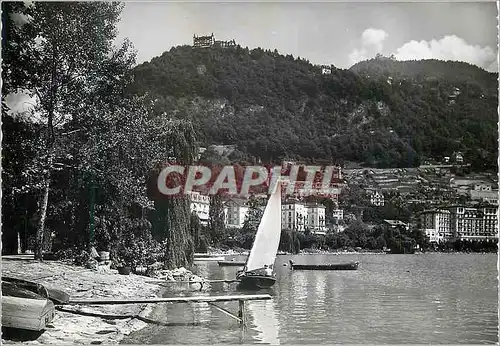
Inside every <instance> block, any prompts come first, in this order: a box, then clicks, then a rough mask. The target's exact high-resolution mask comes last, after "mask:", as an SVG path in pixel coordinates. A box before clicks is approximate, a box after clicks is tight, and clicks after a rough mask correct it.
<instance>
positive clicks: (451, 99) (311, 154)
mask: <svg viewBox="0 0 500 346" xmlns="http://www.w3.org/2000/svg"><path fill="white" fill-rule="evenodd" d="M497 75H498V74H496V73H491V72H487V71H485V70H483V69H481V68H479V67H476V66H474V65H471V64H467V63H460V62H458V63H457V62H442V61H436V60H425V61H417V62H412V61H410V62H398V61H394V60H393V59H391V58H386V57H382V56H377V57H376V58H374V59H370V60H367V61H364V62H360V63H358V64H355V65H353V66H352V67H351V68H350V69H338V68H336V67H334V66H332V67H331V74H327V75H324V74H322V71H321V66H318V65H313V64H311V63H309V62H308V61H307V60H305V59H301V58H294V57H293V56H291V55H282V54H279V53H278V52H277V51H276V50H274V51H271V50H263V49H260V48H256V49H252V50H249V49H248V48H241V47H239V46H237V47H235V48H229V49H227V48H226V49H223V48H203V49H199V48H198V49H196V48H192V47H190V46H180V47H175V48H172V49H171V50H170V51H168V52H164V53H163V54H162V55H161V56H159V57H156V58H153V59H152V60H151V61H150V62H146V63H143V64H140V65H138V66H137V67H136V68H135V69H134V78H135V82H134V85H133V86H132V87H131V91H132V92H134V93H137V94H139V95H146V94H147V95H149V97H150V98H151V100H152V101H153V104H154V106H153V107H154V108H155V111H156V112H157V113H158V114H163V113H166V114H169V116H174V117H180V118H189V119H191V120H192V121H193V124H194V125H195V128H196V131H197V133H198V136H199V139H200V142H201V143H202V144H205V145H206V144H212V143H219V144H236V145H238V148H239V150H240V152H242V154H243V156H246V157H247V158H248V157H252V156H254V157H257V156H259V157H261V158H262V159H263V160H265V161H273V160H274V161H278V160H279V159H282V158H285V157H287V158H305V159H310V160H315V159H330V160H332V161H340V162H342V161H344V160H349V161H358V162H365V163H366V164H368V165H374V166H380V167H387V166H414V165H417V164H418V163H419V162H420V161H421V160H422V159H424V158H428V157H433V158H438V157H443V156H449V155H450V154H451V153H452V152H454V151H463V152H464V153H465V156H466V160H467V157H468V158H469V162H471V160H472V163H473V165H474V166H484V164H483V163H484V162H486V163H487V166H495V167H496V164H493V163H496V156H497V154H496V153H497V145H496V131H495V130H496V119H497V110H496V109H497V104H498V93H497V91H498V88H497V78H495V77H496V76H497ZM481 161H484V162H483V163H481ZM478 168H479V167H478Z"/></svg>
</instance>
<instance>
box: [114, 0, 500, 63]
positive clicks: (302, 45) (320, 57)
mask: <svg viewBox="0 0 500 346" xmlns="http://www.w3.org/2000/svg"><path fill="white" fill-rule="evenodd" d="M497 13H498V12H497V5H496V3H495V2H491V1H489V2H441V3H436V2H418V3H415V2H413V3H412V2H387V1H386V2H365V3H360V2H262V1H261V2H235V1H232V2H226V3H222V2H161V1H151V2H145V1H143V2H127V3H126V4H125V8H124V10H123V13H122V18H121V21H120V23H119V25H118V32H119V34H118V38H117V40H118V41H120V40H122V39H124V38H125V37H127V38H128V39H130V40H131V41H132V43H133V45H134V47H135V49H136V50H137V62H138V63H141V62H144V61H149V60H151V59H152V58H153V57H155V56H159V55H161V54H162V53H163V52H165V51H168V50H170V48H171V47H172V46H178V45H185V44H188V45H191V44H192V42H193V34H196V35H198V36H201V35H210V34H211V33H214V35H215V37H216V39H220V40H229V39H235V40H236V42H237V43H238V44H240V45H241V46H242V47H248V48H250V49H252V48H257V47H261V48H264V49H272V50H274V49H277V50H278V51H279V52H280V53H282V54H292V55H293V56H294V57H297V56H300V57H301V58H306V59H308V60H309V61H310V62H311V63H313V64H327V65H330V64H333V65H335V66H336V67H339V68H349V67H350V66H352V65H353V64H354V63H356V62H358V61H361V60H365V59H369V58H372V57H374V56H375V55H376V54H377V53H381V54H383V55H386V56H390V55H391V54H394V56H395V57H396V58H397V59H398V60H409V59H431V58H434V59H442V60H458V61H465V62H469V63H472V64H475V65H478V66H480V67H482V68H484V69H486V70H488V71H492V72H496V71H498V63H497V57H498V38H497V37H498V36H497V33H498V29H497V23H498V22H497Z"/></svg>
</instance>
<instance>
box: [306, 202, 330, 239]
mask: <svg viewBox="0 0 500 346" xmlns="http://www.w3.org/2000/svg"><path fill="white" fill-rule="evenodd" d="M306 210H307V228H308V229H309V230H310V231H311V232H312V233H316V234H325V233H326V226H325V210H326V207H325V206H324V205H322V204H318V203H315V204H309V205H307V206H306Z"/></svg>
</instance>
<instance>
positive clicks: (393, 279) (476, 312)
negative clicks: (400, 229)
mask: <svg viewBox="0 0 500 346" xmlns="http://www.w3.org/2000/svg"><path fill="white" fill-rule="evenodd" d="M227 258H228V259H230V258H232V257H231V256H228V257H227ZM235 258H236V259H240V260H244V258H242V257H235ZM291 258H292V259H293V260H294V261H295V262H296V263H297V264H298V263H325V262H330V263H338V262H346V261H353V260H355V261H359V262H360V268H359V269H358V270H357V271H299V270H297V271H291V270H290V268H289V267H285V266H283V264H284V263H288V260H289V259H291ZM237 269H238V268H236V267H222V268H221V267H219V266H218V265H217V262H200V263H197V267H196V270H195V271H197V272H198V274H200V275H202V276H204V277H208V278H210V279H233V278H234V277H235V274H236V271H237ZM276 270H277V275H278V281H277V283H276V285H275V286H273V287H272V288H271V289H269V290H262V291H260V293H269V294H271V295H272V296H273V299H272V300H269V301H253V302H248V303H247V305H248V311H247V316H248V326H247V328H246V329H245V330H242V329H241V328H240V327H239V326H238V322H237V321H236V320H234V319H231V318H230V317H228V316H227V315H224V314H223V313H221V312H219V311H217V310H216V309H214V308H212V307H210V306H209V305H207V304H203V303H199V304H192V305H189V304H162V305H161V306H159V308H157V309H156V310H155V312H154V313H153V315H152V316H151V318H153V319H157V320H161V321H164V322H169V323H183V322H184V323H193V322H198V323H202V325H200V326H164V327H161V326H156V325H149V326H148V327H146V328H145V329H142V330H140V331H138V332H136V333H134V334H132V335H130V336H129V337H128V338H127V339H126V340H124V341H123V342H124V343H148V344H168V343H175V344H209V343H232V344H237V343H270V344H299V343H310V344H327V343H328V344H332V343H333V344H339V343H350V344H354V343H372V344H373V343H374V344H391V343H414V344H416V343H418V344H426V343H432V344H451V343H462V344H463V343H465V344H492V343H496V342H497V341H498V328H497V326H498V288H497V287H498V286H497V255H496V254H439V253H430V254H422V255H299V256H278V258H277V260H276ZM179 289H180V287H179ZM235 291H236V287H235V284H230V285H228V284H218V283H216V284H213V285H212V290H211V291H210V292H204V293H201V292H192V293H185V295H199V294H202V295H209V294H210V295H221V294H232V293H234V292H235ZM179 293H180V291H178V292H177V293H170V294H168V295H169V296H171V295H175V294H176V295H179ZM219 305H220V306H223V307H224V308H225V309H226V310H230V311H233V312H234V313H237V311H238V303H237V302H228V303H219Z"/></svg>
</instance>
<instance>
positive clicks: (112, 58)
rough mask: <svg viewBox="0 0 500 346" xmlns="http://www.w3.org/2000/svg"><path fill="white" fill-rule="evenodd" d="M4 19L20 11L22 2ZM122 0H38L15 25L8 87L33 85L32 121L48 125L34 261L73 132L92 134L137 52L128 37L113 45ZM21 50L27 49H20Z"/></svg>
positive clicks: (38, 167) (39, 166) (38, 170)
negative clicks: (50, 0)
mask: <svg viewBox="0 0 500 346" xmlns="http://www.w3.org/2000/svg"><path fill="white" fill-rule="evenodd" d="M6 6H10V8H8V9H9V10H10V13H6V14H5V16H10V18H12V16H13V14H14V13H16V14H19V11H20V9H19V8H16V7H15V6H11V5H6ZM121 9H122V5H120V4H118V3H104V2H101V3H91V2H74V3H70V2H63V3H55V2H54V3H44V2H37V3H35V4H34V5H32V7H30V8H29V9H22V10H21V12H23V11H24V12H27V13H28V14H29V17H25V19H26V23H25V24H24V25H22V26H17V27H15V26H9V28H7V30H8V31H10V32H13V34H12V35H9V36H8V37H9V38H10V40H11V41H10V42H8V43H6V45H7V46H8V47H9V49H8V51H9V55H8V57H9V58H8V59H7V60H6V61H3V62H2V65H3V68H4V69H5V70H7V71H8V73H7V74H6V75H5V76H4V78H5V79H6V80H7V82H6V85H7V86H8V88H7V90H6V91H8V92H15V91H18V90H26V91H27V92H28V93H29V94H30V96H33V97H35V99H36V102H37V104H36V105H35V107H33V109H32V111H31V116H30V119H29V120H30V121H35V122H38V123H39V124H40V125H41V126H43V130H44V131H43V132H42V133H41V134H40V138H41V139H42V141H43V146H42V149H41V151H40V152H39V154H38V157H37V161H36V162H35V164H34V167H35V169H34V171H35V172H34V173H35V174H36V175H37V176H38V177H39V179H38V180H37V181H36V183H35V184H34V185H33V189H35V190H37V191H39V203H38V212H37V213H38V222H37V231H36V245H35V258H37V259H40V260H41V259H42V244H43V234H44V227H45V221H46V216H47V208H48V205H49V193H50V187H51V183H52V178H53V173H54V171H55V169H56V168H57V167H60V165H61V162H60V160H64V159H65V158H66V156H67V148H68V147H67V144H68V143H67V142H68V140H67V138H66V137H65V136H67V135H68V134H73V133H75V132H78V131H83V132H85V131H89V127H91V126H93V125H94V122H95V121H91V119H92V115H93V114H92V113H89V111H96V114H100V113H101V111H102V110H101V106H103V105H104V104H108V107H106V108H107V109H113V108H114V107H113V105H110V104H109V100H110V99H116V96H117V95H119V94H120V87H121V86H122V84H121V82H122V80H123V79H124V78H125V77H126V75H127V72H128V71H129V69H130V67H131V66H132V63H133V62H134V56H133V54H130V53H129V44H128V42H125V43H124V44H123V45H122V46H121V47H119V48H118V49H114V48H113V41H114V39H115V37H116V30H115V26H116V24H117V22H118V20H119V15H120V12H121ZM16 47H21V48H17V49H16Z"/></svg>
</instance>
